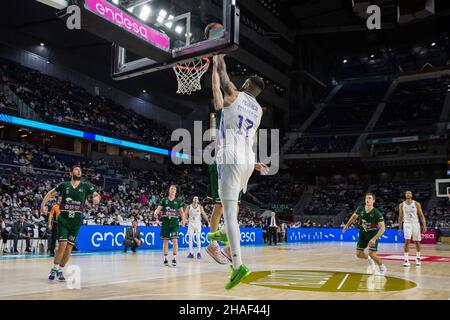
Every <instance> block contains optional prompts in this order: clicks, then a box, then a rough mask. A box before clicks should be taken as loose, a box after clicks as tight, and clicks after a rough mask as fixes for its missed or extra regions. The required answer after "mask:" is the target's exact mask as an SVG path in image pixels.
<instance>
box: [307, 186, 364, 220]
mask: <svg viewBox="0 0 450 320" xmlns="http://www.w3.org/2000/svg"><path fill="white" fill-rule="evenodd" d="M365 191H366V187H364V186H362V185H343V184H340V185H333V184H330V185H326V186H320V187H319V188H318V189H317V190H315V191H314V193H313V198H312V200H311V202H310V203H309V204H308V205H307V206H306V207H305V211H304V213H305V215H336V214H338V213H339V212H341V211H342V210H346V209H347V210H353V209H354V208H355V207H356V206H357V205H358V204H359V202H358V201H359V200H360V199H361V198H362V196H363V195H364V192H365Z"/></svg>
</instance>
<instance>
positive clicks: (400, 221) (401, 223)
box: [398, 203, 403, 234]
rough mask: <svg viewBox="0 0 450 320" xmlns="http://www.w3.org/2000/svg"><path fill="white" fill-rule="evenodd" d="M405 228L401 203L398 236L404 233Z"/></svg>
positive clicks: (401, 204)
mask: <svg viewBox="0 0 450 320" xmlns="http://www.w3.org/2000/svg"><path fill="white" fill-rule="evenodd" d="M402 227H403V203H400V205H399V207H398V234H401V233H402Z"/></svg>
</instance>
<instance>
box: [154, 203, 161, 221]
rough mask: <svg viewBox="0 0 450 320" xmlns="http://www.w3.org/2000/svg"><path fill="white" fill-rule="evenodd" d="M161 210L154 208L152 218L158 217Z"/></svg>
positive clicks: (159, 207)
mask: <svg viewBox="0 0 450 320" xmlns="http://www.w3.org/2000/svg"><path fill="white" fill-rule="evenodd" d="M162 208H163V207H162V206H158V208H156V210H155V212H153V216H154V217H155V218H157V217H158V215H159V213H160V212H161V210H162Z"/></svg>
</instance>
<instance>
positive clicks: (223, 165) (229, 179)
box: [215, 55, 265, 290]
mask: <svg viewBox="0 0 450 320" xmlns="http://www.w3.org/2000/svg"><path fill="white" fill-rule="evenodd" d="M215 59H216V63H215V67H216V68H217V70H218V74H219V78H220V84H221V87H222V90H223V91H224V101H223V109H222V117H221V121H220V130H219V136H218V138H217V144H216V151H217V154H216V160H217V172H218V179H219V196H220V199H221V201H222V206H223V214H224V219H225V229H226V235H227V238H228V240H229V242H230V247H231V254H232V264H233V266H232V267H231V275H230V279H229V281H228V282H227V283H226V285H225V289H228V290H229V289H231V288H233V287H235V286H236V285H238V284H239V283H240V282H241V281H242V279H244V278H245V277H246V276H248V275H249V274H250V271H249V270H248V268H247V267H246V266H245V265H244V264H243V263H242V256H241V246H240V230H239V224H238V219H237V215H236V208H237V206H238V200H239V193H240V192H241V191H243V192H246V190H247V184H248V181H249V179H250V177H251V175H252V174H253V171H254V169H255V164H256V163H255V154H254V152H253V145H254V143H255V139H256V132H257V130H258V127H259V125H260V123H261V118H262V108H261V106H260V105H259V103H258V102H257V101H256V97H257V96H258V95H259V94H260V93H261V92H262V91H263V90H264V87H265V85H264V81H263V80H262V79H261V78H260V77H257V76H252V77H250V78H249V79H247V81H246V82H245V84H244V85H243V87H242V89H241V91H239V90H238V89H237V88H236V86H235V85H234V84H233V83H232V82H231V80H230V78H229V76H228V73H227V69H226V64H225V59H224V56H223V55H219V56H217V58H215ZM217 233H221V232H220V231H217Z"/></svg>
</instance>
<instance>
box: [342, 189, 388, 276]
mask: <svg viewBox="0 0 450 320" xmlns="http://www.w3.org/2000/svg"><path fill="white" fill-rule="evenodd" d="M374 203H375V196H374V195H373V194H372V193H368V194H366V205H365V206H359V207H358V208H357V209H356V211H355V212H354V213H353V215H352V216H351V217H350V219H349V220H348V222H347V224H346V225H345V227H344V229H343V230H342V233H345V232H346V231H347V229H348V228H349V227H350V226H351V225H352V223H353V222H355V221H356V220H357V219H358V218H359V219H360V227H359V239H358V245H357V248H356V256H357V257H358V258H360V259H367V260H368V262H369V266H370V267H371V269H372V271H375V265H374V261H375V263H376V264H377V265H378V267H379V271H380V274H381V275H385V274H386V271H387V268H386V266H385V265H384V264H383V262H382V261H381V259H380V257H378V256H377V251H378V239H380V237H381V236H382V235H383V234H384V231H385V230H386V226H385V223H384V217H383V214H382V213H381V211H380V210H378V209H377V208H374V206H373V204H374ZM367 247H369V254H368V255H367V254H366V253H365V252H364V250H365V249H366V248H367Z"/></svg>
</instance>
